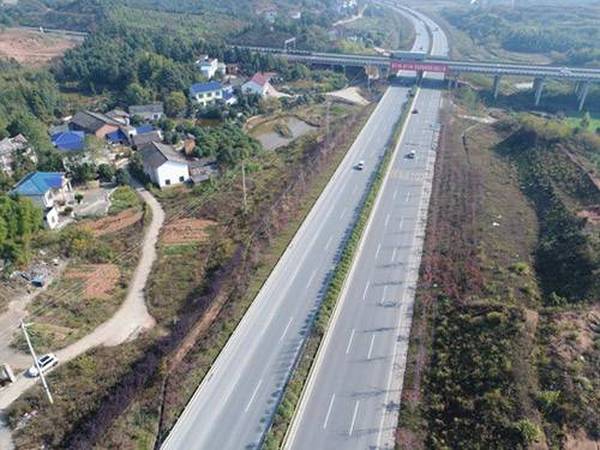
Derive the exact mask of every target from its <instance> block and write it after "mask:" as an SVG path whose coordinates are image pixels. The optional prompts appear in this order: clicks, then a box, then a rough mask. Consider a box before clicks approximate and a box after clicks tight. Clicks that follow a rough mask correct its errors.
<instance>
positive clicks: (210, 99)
mask: <svg viewBox="0 0 600 450" xmlns="http://www.w3.org/2000/svg"><path fill="white" fill-rule="evenodd" d="M190 99H191V100H192V101H194V102H196V103H197V104H198V105H199V106H201V107H203V108H204V107H206V106H208V105H210V104H213V103H215V102H216V101H217V100H222V99H223V86H222V85H221V83H219V82H218V81H210V82H208V83H196V84H192V85H191V86H190Z"/></svg>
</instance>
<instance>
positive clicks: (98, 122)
mask: <svg viewBox="0 0 600 450" xmlns="http://www.w3.org/2000/svg"><path fill="white" fill-rule="evenodd" d="M120 125H122V124H121V123H119V122H117V121H116V120H114V119H111V118H110V117H108V116H107V115H106V114H102V113H96V112H92V111H79V112H78V113H77V114H75V115H74V116H73V118H72V119H71V121H70V122H69V128H70V129H71V130H73V131H83V132H84V133H86V134H91V135H94V136H96V137H97V138H99V139H104V137H105V136H106V135H107V134H108V133H112V132H113V131H117V130H118V129H119V126H120Z"/></svg>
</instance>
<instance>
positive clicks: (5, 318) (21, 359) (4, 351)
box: [0, 261, 67, 448]
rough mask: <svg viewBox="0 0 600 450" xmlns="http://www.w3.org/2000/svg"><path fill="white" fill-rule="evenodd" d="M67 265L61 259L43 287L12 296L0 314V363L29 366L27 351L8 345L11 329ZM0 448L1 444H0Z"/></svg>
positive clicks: (13, 366) (16, 367) (29, 357)
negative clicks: (30, 304) (16, 296)
mask: <svg viewBox="0 0 600 450" xmlns="http://www.w3.org/2000/svg"><path fill="white" fill-rule="evenodd" d="M66 266H67V264H66V262H65V261H62V262H61V263H60V265H59V267H58V268H57V269H56V271H55V272H54V273H53V275H52V277H51V278H49V279H48V280H47V281H46V285H45V286H44V287H43V288H41V289H40V288H38V289H35V290H34V291H33V292H31V293H29V294H27V293H24V294H23V295H22V296H19V297H18V298H14V299H13V300H12V301H11V302H10V303H9V304H8V307H7V310H6V311H5V312H3V313H2V314H0V330H2V331H1V335H0V336H1V337H0V363H8V364H10V366H11V367H12V369H13V370H15V371H17V370H19V369H23V368H26V367H29V366H30V365H31V362H32V360H31V356H29V354H27V353H23V352H20V351H19V350H16V349H14V348H13V347H11V346H10V343H11V341H12V339H11V334H12V333H11V331H10V330H14V331H16V330H17V327H18V325H19V323H20V322H21V319H23V318H25V317H26V316H27V305H29V303H31V302H32V301H33V300H34V299H35V298H36V297H37V296H38V295H40V294H41V293H42V292H44V291H46V289H47V288H48V286H50V284H51V283H52V280H53V279H54V278H57V277H59V276H60V275H61V274H62V272H63V271H64V269H65V267H66ZM0 448H2V446H0Z"/></svg>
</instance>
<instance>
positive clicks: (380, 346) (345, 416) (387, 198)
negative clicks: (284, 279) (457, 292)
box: [286, 15, 448, 450]
mask: <svg viewBox="0 0 600 450" xmlns="http://www.w3.org/2000/svg"><path fill="white" fill-rule="evenodd" d="M419 17H420V18H421V19H422V20H424V21H425V22H426V23H428V25H429V27H430V29H431V31H432V36H433V42H432V53H433V54H435V55H443V54H446V53H447V51H448V46H447V41H446V38H445V36H444V34H443V32H442V31H439V28H438V27H437V26H436V25H435V24H433V23H432V22H431V21H430V20H429V19H428V18H426V17H424V16H421V15H419ZM440 87H441V76H440V75H428V76H426V79H425V80H424V81H423V86H422V88H421V89H420V90H419V92H418V93H417V96H416V99H415V103H414V110H416V111H418V113H416V114H411V115H410V116H409V119H408V122H407V124H406V128H405V130H404V134H403V135H402V137H401V140H400V142H399V145H398V147H397V152H396V155H395V157H394V158H393V163H392V167H391V170H390V172H389V175H388V177H387V178H386V180H385V183H384V185H383V187H382V190H381V193H380V196H379V198H378V201H377V203H376V205H375V208H374V211H373V215H372V217H371V221H370V223H369V225H368V228H367V230H366V232H365V236H364V238H363V240H362V242H361V246H360V251H359V254H358V256H357V259H356V261H355V264H354V266H353V268H352V272H351V274H350V275H349V278H348V281H347V283H346V285H345V289H344V291H343V293H342V296H341V298H340V301H339V302H340V303H339V305H338V307H337V309H336V311H335V314H334V316H333V321H332V323H333V324H332V327H331V328H330V330H329V331H328V333H327V334H326V337H325V340H324V343H323V346H322V348H321V350H320V352H319V355H318V358H317V361H316V363H315V367H314V369H313V372H312V373H311V377H310V379H309V381H308V384H307V388H306V392H305V394H304V396H303V398H302V401H301V404H300V407H299V410H298V413H297V416H296V418H295V420H294V422H293V424H292V428H291V430H290V433H289V436H288V440H287V446H286V448H288V449H294V450H304V449H306V450H315V449H344V450H346V449H372V448H377V449H380V448H385V449H393V448H394V432H395V430H396V425H397V420H398V412H399V402H400V395H401V390H402V380H403V375H404V368H405V364H406V354H407V349H408V340H409V335H410V326H411V321H412V311H413V303H414V289H415V287H416V282H417V278H418V268H419V263H420V258H421V252H422V246H423V238H424V233H425V225H426V218H427V208H428V203H429V196H430V192H431V183H432V178H433V166H434V162H435V155H436V149H437V141H438V132H439V109H440V106H441V91H440ZM411 151H414V152H415V157H414V159H411V158H408V157H407V155H408V154H409V153H410V152H411Z"/></svg>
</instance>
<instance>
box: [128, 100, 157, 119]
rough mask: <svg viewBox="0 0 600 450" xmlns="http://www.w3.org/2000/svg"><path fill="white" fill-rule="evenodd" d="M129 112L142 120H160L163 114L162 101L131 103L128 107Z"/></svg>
mask: <svg viewBox="0 0 600 450" xmlns="http://www.w3.org/2000/svg"><path fill="white" fill-rule="evenodd" d="M129 114H130V115H131V116H137V117H140V118H142V119H144V120H150V121H156V120H160V119H161V118H162V116H163V115H164V114H165V108H164V105H163V104H162V102H155V103H149V104H147V105H132V106H130V107H129Z"/></svg>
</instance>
